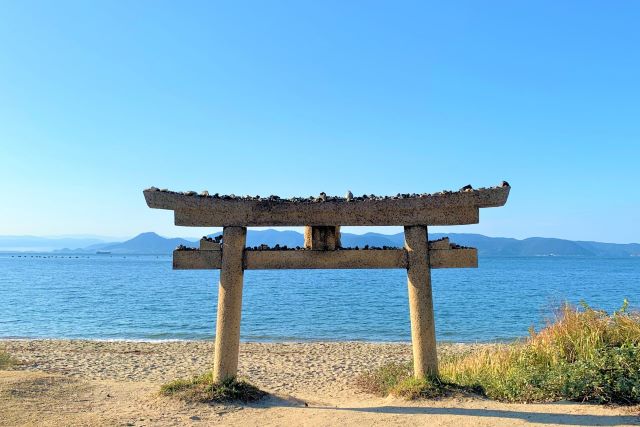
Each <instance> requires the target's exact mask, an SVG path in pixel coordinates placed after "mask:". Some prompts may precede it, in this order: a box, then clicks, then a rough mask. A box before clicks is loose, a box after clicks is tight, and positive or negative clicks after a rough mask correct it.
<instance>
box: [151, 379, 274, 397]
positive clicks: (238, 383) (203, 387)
mask: <svg viewBox="0 0 640 427" xmlns="http://www.w3.org/2000/svg"><path fill="white" fill-rule="evenodd" d="M160 393H161V394H163V395H165V396H174V397H177V398H179V399H182V400H186V401H189V402H202V403H208V402H232V401H240V402H243V403H248V402H254V401H256V400H259V399H261V398H262V397H264V396H265V395H266V393H265V392H264V391H262V390H260V389H258V388H257V387H255V386H253V385H251V384H249V383H247V382H245V381H242V380H237V379H235V378H232V379H229V380H227V381H224V382H222V383H214V381H213V373H212V372H207V373H205V374H202V375H198V376H196V377H193V378H190V379H179V380H175V381H171V382H169V383H167V384H163V385H162V387H161V388H160Z"/></svg>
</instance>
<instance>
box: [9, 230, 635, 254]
mask: <svg viewBox="0 0 640 427" xmlns="http://www.w3.org/2000/svg"><path fill="white" fill-rule="evenodd" d="M218 234H220V233H214V234H211V235H210V236H212V237H215V236H217V235H218ZM444 236H449V237H450V238H451V240H452V241H454V242H455V243H457V244H460V245H464V246H471V247H475V248H478V253H479V255H480V256H487V257H529V256H573V257H640V244H638V243H628V244H618V243H601V242H586V241H571V240H563V239H554V238H545V237H530V238H528V239H522V240H519V239H513V238H506V237H488V236H484V235H482V234H468V233H448V234H442V233H433V234H431V235H430V236H429V238H430V239H439V238H441V237H444ZM403 241H404V235H403V233H396V234H381V233H366V234H351V233H342V245H343V246H344V247H355V246H359V247H364V246H365V245H369V246H392V247H402V245H403ZM303 242H304V237H303V235H302V233H299V232H297V231H293V230H285V231H279V230H271V229H270V230H249V231H248V234H247V246H259V245H260V244H263V243H265V244H267V245H269V246H274V245H276V244H279V245H281V246H282V245H287V246H289V247H296V246H302V245H303ZM197 244H198V241H197V240H195V239H183V238H166V237H162V236H159V235H158V234H156V233H153V232H146V233H141V234H139V235H137V236H136V237H134V238H132V239H129V240H126V241H123V242H104V241H100V240H99V239H97V238H76V239H74V238H59V239H55V238H45V237H34V236H0V251H1V252H17V251H31V252H56V253H83V254H95V253H98V252H100V253H107V252H108V253H111V254H170V253H171V252H172V251H173V250H174V249H175V248H176V247H177V246H179V245H184V246H194V247H195V246H197Z"/></svg>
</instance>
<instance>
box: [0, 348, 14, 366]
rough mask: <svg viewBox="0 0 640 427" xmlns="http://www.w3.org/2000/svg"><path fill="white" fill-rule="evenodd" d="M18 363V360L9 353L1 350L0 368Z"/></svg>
mask: <svg viewBox="0 0 640 427" xmlns="http://www.w3.org/2000/svg"><path fill="white" fill-rule="evenodd" d="M17 364H18V360H17V359H15V358H13V357H12V356H11V355H10V354H9V353H7V352H5V351H0V369H9V368H11V367H13V366H15V365H17Z"/></svg>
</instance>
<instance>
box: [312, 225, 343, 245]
mask: <svg viewBox="0 0 640 427" xmlns="http://www.w3.org/2000/svg"><path fill="white" fill-rule="evenodd" d="M340 246H341V244H340V226H321V225H320V226H318V225H314V226H307V227H305V228H304V247H305V248H307V249H313V250H320V251H326V250H329V251H332V250H335V249H338V248H340Z"/></svg>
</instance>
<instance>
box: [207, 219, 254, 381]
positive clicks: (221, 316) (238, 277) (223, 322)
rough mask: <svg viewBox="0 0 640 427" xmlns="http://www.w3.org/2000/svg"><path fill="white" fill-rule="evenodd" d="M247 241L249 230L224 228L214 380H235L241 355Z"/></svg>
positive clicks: (244, 228)
mask: <svg viewBox="0 0 640 427" xmlns="http://www.w3.org/2000/svg"><path fill="white" fill-rule="evenodd" d="M246 240H247V229H246V227H224V229H223V231H222V244H223V248H224V249H223V250H222V265H221V268H220V285H219V287H218V317H217V321H216V344H215V353H214V358H213V381H214V382H216V383H221V382H223V381H226V380H228V379H231V378H235V376H236V374H237V372H238V354H239V352H240V319H241V317H242V286H243V278H244V270H243V265H242V255H243V251H244V247H245V243H246Z"/></svg>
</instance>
